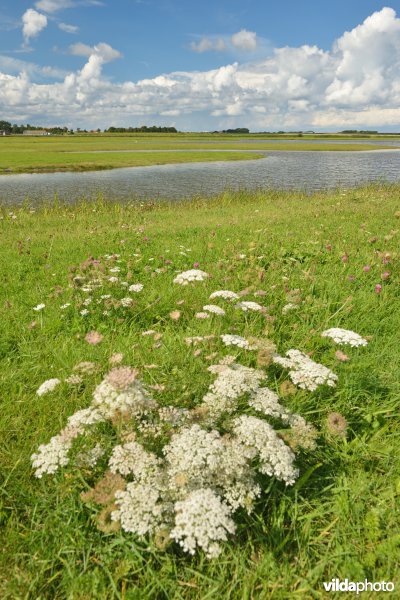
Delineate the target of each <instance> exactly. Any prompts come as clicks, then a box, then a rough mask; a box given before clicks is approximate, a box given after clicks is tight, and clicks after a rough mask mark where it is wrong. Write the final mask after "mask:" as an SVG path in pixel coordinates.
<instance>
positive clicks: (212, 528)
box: [170, 488, 236, 558]
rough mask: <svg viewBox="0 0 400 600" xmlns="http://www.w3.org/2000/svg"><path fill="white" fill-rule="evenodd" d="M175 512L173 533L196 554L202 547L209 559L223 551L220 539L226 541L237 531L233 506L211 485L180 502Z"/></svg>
mask: <svg viewBox="0 0 400 600" xmlns="http://www.w3.org/2000/svg"><path fill="white" fill-rule="evenodd" d="M175 512H176V517H175V527H174V528H173V529H172V531H171V533H170V536H171V538H172V539H174V540H175V541H176V542H178V544H179V545H180V546H181V547H182V548H183V550H184V551H185V552H188V553H189V554H192V555H193V554H194V553H195V551H196V550H197V548H202V549H203V550H204V552H205V553H206V555H207V557H208V558H215V557H217V556H218V555H219V554H220V553H221V546H220V544H219V542H225V541H226V540H227V539H228V534H233V533H235V530H236V527H235V523H234V522H233V520H232V518H231V509H230V508H229V506H228V505H227V504H225V502H223V501H222V500H221V498H219V497H218V496H217V494H216V493H215V492H214V491H213V490H211V489H209V488H200V489H198V490H195V491H193V492H192V493H191V494H189V496H188V497H187V498H186V499H185V500H183V501H182V502H176V504H175Z"/></svg>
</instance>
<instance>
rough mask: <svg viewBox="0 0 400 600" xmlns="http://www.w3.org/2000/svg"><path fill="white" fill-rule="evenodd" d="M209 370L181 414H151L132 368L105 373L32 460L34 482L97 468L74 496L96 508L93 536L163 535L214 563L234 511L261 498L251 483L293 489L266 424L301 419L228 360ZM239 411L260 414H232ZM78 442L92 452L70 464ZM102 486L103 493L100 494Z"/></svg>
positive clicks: (261, 375) (287, 459)
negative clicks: (88, 487)
mask: <svg viewBox="0 0 400 600" xmlns="http://www.w3.org/2000/svg"><path fill="white" fill-rule="evenodd" d="M209 371H210V372H211V373H213V374H214V375H215V379H214V381H213V382H212V383H211V384H210V386H209V389H208V391H207V393H206V394H205V396H204V397H203V398H202V399H201V401H200V402H199V403H198V405H197V406H196V407H195V408H193V409H192V410H188V409H179V408H175V407H173V406H164V407H162V406H160V405H159V404H158V403H157V402H156V401H155V400H154V399H153V398H152V397H151V395H150V393H149V391H148V390H147V389H146V388H145V386H144V385H143V384H142V383H141V381H140V380H139V379H138V372H137V370H136V369H132V368H131V367H116V368H114V369H112V370H111V371H110V372H109V373H108V375H107V376H106V377H105V378H104V379H103V381H102V382H101V383H100V384H99V385H98V386H97V387H96V388H95V390H94V393H93V400H92V403H91V405H90V406H89V407H88V408H86V409H83V410H80V411H78V412H76V413H75V414H74V415H72V416H71V417H70V418H69V419H68V422H67V426H66V427H65V429H63V430H62V431H61V432H60V434H58V435H57V436H54V437H53V438H52V439H51V440H50V442H49V444H47V445H41V446H40V447H39V450H38V452H37V453H36V454H34V455H33V456H32V464H33V467H34V469H35V474H36V476H37V477H42V476H43V475H44V474H45V473H47V474H53V473H55V472H56V471H57V470H58V469H59V468H61V467H67V466H68V465H69V464H75V466H76V467H78V468H79V467H80V466H82V465H83V464H85V465H86V466H87V467H88V468H89V467H90V466H93V465H95V464H96V462H97V461H98V460H100V459H101V460H102V461H103V462H104V460H106V461H107V465H106V469H107V470H106V472H105V477H104V479H103V480H100V481H99V482H98V483H97V484H96V486H95V488H93V490H92V491H90V492H85V494H84V495H83V496H82V498H83V499H84V500H85V501H93V502H98V503H101V504H102V505H103V506H104V509H103V510H102V512H101V513H99V516H98V519H97V520H98V524H99V527H100V528H101V529H103V530H105V531H113V530H114V529H115V528H116V527H121V528H122V529H123V530H124V531H126V532H129V533H134V534H136V535H139V536H143V535H154V536H156V537H157V536H159V535H162V534H163V535H164V537H165V535H166V537H167V539H168V540H169V542H170V543H171V542H173V541H175V542H177V543H178V544H179V545H180V546H181V547H182V549H183V550H184V551H185V552H187V553H189V554H194V553H195V552H196V550H198V549H202V550H203V551H204V552H205V554H206V556H207V557H209V558H213V557H215V556H218V554H219V553H220V552H221V542H224V541H226V540H227V539H228V536H229V535H232V534H233V533H234V532H235V523H234V513H235V512H236V511H237V510H238V509H239V508H244V509H245V510H246V511H248V512H251V511H252V510H253V508H254V502H255V500H256V499H257V498H258V497H259V496H260V494H261V490H262V487H261V485H260V483H261V481H260V477H262V476H270V477H276V478H277V479H279V480H281V481H284V482H285V483H286V484H287V485H292V484H293V483H294V481H295V480H296V478H297V476H298V470H297V468H296V467H295V466H294V460H295V455H294V452H293V451H292V450H291V448H290V447H289V446H288V445H286V443H285V442H284V441H283V439H282V437H281V436H280V434H278V433H277V431H275V429H274V428H273V426H272V425H271V424H270V423H268V422H267V420H266V417H268V416H272V417H274V419H276V418H280V419H281V421H282V422H283V423H284V424H286V425H288V424H289V426H290V424H291V420H293V419H294V418H295V417H298V418H301V417H299V416H298V415H293V414H292V413H290V411H288V410H287V409H285V408H284V407H283V406H281V405H280V403H279V398H278V396H277V395H276V394H274V392H272V391H271V390H268V389H267V388H265V387H262V385H263V383H264V382H265V380H266V374H265V372H264V371H261V370H257V369H253V368H250V367H246V366H243V365H240V364H236V363H234V362H233V358H232V357H225V358H224V359H222V360H221V361H220V362H219V363H218V364H216V365H212V366H211V367H209ZM241 407H243V409H244V410H245V411H246V413H248V411H249V410H250V411H251V410H254V411H255V412H256V413H257V412H258V413H259V416H252V415H250V414H241V412H242V408H241ZM246 407H247V409H246ZM104 421H109V422H110V423H111V424H112V425H113V427H114V436H113V437H114V439H115V437H116V439H117V443H114V446H113V447H112V448H111V450H109V451H108V457H107V453H106V454H105V452H106V450H105V448H106V447H108V448H109V447H110V445H109V443H108V444H107V442H106V443H105V444H101V443H99V438H100V437H101V433H100V430H99V429H98V428H97V430H96V427H97V425H98V424H100V423H102V422H104ZM220 421H221V422H223V431H220V429H219V422H220ZM93 428H94V432H95V434H96V435H93ZM103 429H104V428H103ZM96 431H97V433H96ZM91 434H92V435H91ZM103 435H107V434H104V433H103ZM78 437H80V438H81V440H82V439H86V438H87V439H92V440H93V439H94V440H95V441H96V444H95V445H94V446H93V447H89V448H88V449H87V450H86V452H84V453H82V452H81V451H80V452H79V453H78V454H75V457H74V441H75V440H76V439H77V438H78ZM156 439H157V440H158V441H157V444H155V440H156ZM81 445H82V444H80V445H79V449H81ZM149 448H152V450H150V449H149ZM155 448H158V450H157V451H156V450H155ZM73 458H75V461H74V460H73ZM102 482H103V483H102ZM110 482H111V483H110ZM111 484H112V485H111ZM110 485H111V488H112V493H110V494H106V495H105V494H104V493H103V492H101V493H100V490H103V488H105V489H106V488H107V489H108V488H110ZM96 490H97V491H96ZM100 497H101V502H100V500H99V498H100ZM107 520H108V522H106V521H107Z"/></svg>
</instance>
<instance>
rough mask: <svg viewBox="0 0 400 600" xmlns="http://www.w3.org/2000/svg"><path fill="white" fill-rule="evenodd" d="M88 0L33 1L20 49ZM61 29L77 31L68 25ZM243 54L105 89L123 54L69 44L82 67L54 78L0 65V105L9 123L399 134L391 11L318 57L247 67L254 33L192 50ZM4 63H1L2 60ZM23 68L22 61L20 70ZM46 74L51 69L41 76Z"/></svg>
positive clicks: (398, 34) (286, 54) (399, 34)
mask: <svg viewBox="0 0 400 600" xmlns="http://www.w3.org/2000/svg"><path fill="white" fill-rule="evenodd" d="M79 3H80V4H82V3H85V4H86V5H88V4H93V5H95V4H100V3H99V2H97V1H96V0H86V2H82V1H81V2H79V1H78V0H76V1H72V0H39V1H38V2H36V3H35V5H34V6H35V8H34V9H33V8H32V9H28V10H27V11H26V12H25V13H24V15H23V17H22V34H23V38H24V41H25V43H26V44H28V43H29V42H30V41H31V40H32V39H34V38H36V37H37V36H38V35H39V34H40V33H41V31H42V30H43V29H44V28H46V26H47V25H48V22H49V20H50V19H51V18H54V15H55V14H56V13H57V12H58V11H61V10H63V9H66V8H71V7H72V6H74V5H77V4H79ZM58 26H59V27H62V26H64V30H65V31H68V29H69V31H68V32H69V33H71V34H72V33H76V32H77V31H78V27H77V26H75V25H70V26H65V24H63V23H61V24H59V25H58ZM227 46H230V47H234V48H236V49H238V50H240V51H242V54H241V56H244V57H245V60H243V61H241V62H239V61H234V62H228V64H225V65H223V66H221V67H219V68H216V69H212V70H206V71H179V72H171V73H163V74H160V75H158V76H156V77H153V78H151V79H141V80H139V81H136V82H135V81H123V82H114V81H113V80H112V79H110V78H108V77H106V76H105V75H104V73H103V66H104V64H106V63H109V62H111V61H113V60H115V59H123V57H122V54H121V53H120V52H119V51H118V50H116V49H114V48H112V46H110V45H109V44H107V43H105V42H99V43H98V44H95V45H93V46H90V45H87V44H83V43H81V42H78V43H76V44H72V45H71V46H70V47H69V50H68V52H69V53H70V54H74V55H77V56H82V57H85V58H86V59H87V60H86V63H85V64H84V65H83V67H82V68H81V69H79V70H77V71H75V72H69V73H67V74H66V75H65V76H63V77H62V78H61V79H60V80H58V81H50V82H45V83H43V82H38V81H35V74H36V73H37V72H38V70H37V69H36V70H35V69H34V68H31V69H29V68H26V69H23V70H21V72H20V73H14V74H11V73H10V72H2V67H3V70H4V71H6V69H5V67H6V66H7V64H8V63H7V61H5V60H3V61H0V108H1V112H2V114H3V115H4V117H3V118H7V115H9V116H8V120H12V121H13V122H15V121H18V122H24V121H26V120H28V119H29V120H30V121H31V122H32V121H35V122H36V121H37V122H40V123H41V124H43V125H46V124H47V125H52V124H67V125H69V126H70V124H74V125H75V126H76V125H78V126H79V125H80V126H84V127H88V128H92V127H93V128H94V127H98V126H99V127H104V126H109V125H120V126H124V125H125V126H127V125H135V124H153V123H160V122H161V123H162V124H173V125H175V126H177V127H178V128H183V129H192V130H195V129H197V130H199V129H201V130H210V129H221V128H225V127H239V126H240V127H242V126H245V127H249V128H250V129H252V130H259V131H263V130H272V131H273V130H277V129H290V130H298V129H303V130H305V129H314V130H329V129H339V128H340V129H345V128H346V129H347V128H382V127H391V128H393V129H396V128H397V129H399V128H400V108H399V107H400V19H399V18H397V16H396V13H395V11H394V10H393V9H392V8H389V7H385V8H382V9H381V10H379V11H377V12H374V13H373V14H372V15H370V16H369V17H368V18H366V19H365V20H364V22H363V23H361V24H360V25H358V26H357V27H355V28H354V29H352V30H351V31H348V32H345V33H343V35H342V36H341V37H339V38H338V39H337V40H336V41H335V42H334V44H333V46H332V48H331V50H329V51H326V50H322V49H320V48H318V47H317V46H315V45H313V46H311V45H303V46H300V47H288V46H287V47H281V48H275V49H273V50H272V51H269V52H268V54H267V56H265V57H261V58H260V57H257V58H254V59H253V60H250V59H249V58H247V60H246V56H249V57H251V56H252V54H251V53H252V52H255V51H256V50H257V47H258V46H259V38H258V37H257V35H256V33H255V32H251V31H247V30H245V29H242V30H240V31H238V32H237V33H235V34H233V35H232V36H230V37H227V38H226V39H224V38H222V37H221V38H218V37H216V38H212V37H203V38H202V39H201V40H200V41H199V42H193V43H192V45H191V51H195V52H198V53H199V52H207V51H213V52H221V53H223V52H224V51H226V50H227ZM3 58H4V57H3ZM21 64H22V63H21ZM49 72H51V71H49Z"/></svg>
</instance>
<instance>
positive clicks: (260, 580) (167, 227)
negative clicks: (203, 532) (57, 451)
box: [0, 186, 400, 600]
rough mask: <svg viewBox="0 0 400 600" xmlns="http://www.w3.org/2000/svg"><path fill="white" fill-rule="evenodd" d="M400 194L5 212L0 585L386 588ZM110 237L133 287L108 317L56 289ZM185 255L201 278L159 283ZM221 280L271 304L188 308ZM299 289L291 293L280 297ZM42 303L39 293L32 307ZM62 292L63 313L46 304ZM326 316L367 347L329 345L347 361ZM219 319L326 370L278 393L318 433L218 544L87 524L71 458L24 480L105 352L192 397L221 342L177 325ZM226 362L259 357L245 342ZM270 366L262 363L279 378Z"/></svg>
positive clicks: (291, 590)
mask: <svg viewBox="0 0 400 600" xmlns="http://www.w3.org/2000/svg"><path fill="white" fill-rule="evenodd" d="M399 211H400V188H399V187H398V186H370V187H365V188H360V189H354V190H347V191H346V190H337V191H335V192H326V193H322V192H321V193H316V194H313V195H306V194H302V193H295V192H277V191H265V192H258V193H247V192H238V193H236V194H233V193H228V192H227V193H225V194H222V195H220V196H219V197H218V198H215V199H212V200H202V199H198V200H197V201H193V202H187V203H185V202H182V203H175V204H173V203H160V204H159V205H154V204H143V205H126V204H118V203H107V202H106V201H105V200H103V201H99V202H98V203H85V202H82V203H79V204H76V205H74V206H60V205H58V206H43V207H41V208H37V209H36V210H32V209H30V208H29V207H27V206H25V207H23V208H21V209H15V210H14V211H13V212H11V211H10V210H9V209H7V210H5V209H3V210H2V213H1V219H0V231H1V240H2V252H1V257H0V269H1V278H2V279H1V281H2V285H1V289H0V294H1V299H0V310H1V322H2V326H1V336H0V361H1V370H0V398H1V412H0V428H1V435H0V444H1V450H0V451H1V467H0V468H1V483H0V486H1V487H0V489H1V505H0V522H1V533H0V535H1V548H2V550H1V554H0V595H1V597H2V598H10V599H11V598H12V599H15V598H29V599H30V598H32V599H33V598H35V599H37V598H43V599H44V598H49V599H50V598H51V599H52V600H53V599H58V598H59V599H64V598H74V599H92V598H96V599H97V598H99V599H103V598H104V599H108V598H121V599H123V598H124V599H139V598H140V599H142V598H151V599H152V598H156V599H157V600H158V599H159V600H162V599H165V600H167V599H168V600H170V599H171V598H173V599H180V598H182V599H189V598H190V599H206V598H210V599H211V598H212V599H214V598H221V599H222V598H224V599H225V598H226V599H228V598H229V599H231V598H234V599H250V598H282V599H286V598H324V597H325V595H324V594H325V592H324V589H323V585H322V584H323V581H330V580H331V579H332V578H333V577H338V578H339V579H345V578H348V579H349V580H353V581H359V580H364V579H365V578H367V579H368V580H369V581H381V580H386V581H394V582H395V584H396V585H397V587H398V585H399V582H398V575H399V570H398V565H399V563H400V561H399V558H400V556H399V545H400V531H399V509H398V507H399V502H398V501H399V494H400V473H399V464H398V457H397V453H398V443H399V423H398V406H399V399H400V394H399V392H400V386H399V379H398V365H399V364H400V352H399V344H398V331H399V326H400V316H399V310H398V307H399V260H400V256H399V251H398V242H399V229H400V227H399V214H400V213H399ZM112 253H118V254H121V257H123V258H127V259H128V260H129V261H130V269H131V272H132V281H133V282H136V281H140V282H142V283H143V284H144V285H145V288H144V293H145V296H143V297H142V298H141V299H139V297H138V300H137V304H136V307H134V308H133V309H132V310H131V311H129V312H127V313H126V314H121V315H120V316H119V317H118V321H117V320H116V319H107V318H106V317H105V316H104V317H103V316H101V315H100V314H99V313H98V312H97V313H95V312H93V313H91V314H89V315H88V316H86V317H83V316H81V315H80V314H79V312H80V310H81V308H82V307H81V306H80V300H79V294H78V295H77V293H76V291H74V289H73V288H72V287H70V285H71V279H72V277H73V276H74V274H76V272H77V271H76V270H75V269H76V268H77V266H78V265H80V264H81V263H82V262H83V261H84V260H85V259H86V258H87V257H89V256H93V257H99V256H104V255H105V254H112ZM168 261H171V263H170V262H168ZM194 263H196V264H197V263H198V265H199V268H200V269H203V270H205V271H206V272H208V273H210V274H211V275H212V279H210V280H208V281H207V283H204V284H201V285H200V286H198V287H195V288H193V289H182V288H180V287H179V286H173V284H172V280H173V277H174V276H175V272H176V271H182V270H186V269H190V268H192V267H193V264H194ZM366 266H369V267H370V269H369V270H367V269H364V267H366ZM385 273H389V275H384V274H385ZM377 284H379V285H381V286H382V289H381V291H380V293H378V292H379V288H376V286H377ZM217 289H231V290H234V291H237V292H239V291H243V290H246V291H247V296H246V299H252V298H253V294H254V292H256V291H260V290H261V291H264V292H266V296H264V297H259V298H258V299H257V298H254V299H257V301H259V302H262V303H263V304H265V306H266V307H267V312H268V315H267V318H265V317H261V316H260V315H255V316H248V315H246V314H242V313H241V314H238V312H237V311H236V312H235V311H232V312H231V313H229V314H228V315H227V317H226V318H224V319H220V320H218V317H215V318H210V319H207V320H205V321H201V320H197V319H195V318H194V314H195V312H196V311H198V310H201V308H202V305H203V304H205V303H206V300H207V298H208V296H209V294H210V293H211V292H212V291H214V290H217ZM297 289H298V290H300V292H299V294H300V297H301V302H300V304H299V306H298V308H297V309H296V310H293V311H290V312H289V313H287V314H286V315H284V314H282V308H283V306H284V305H285V304H287V301H288V296H290V294H291V293H292V292H293V290H297ZM181 300H184V301H185V303H184V304H179V305H177V302H180V301H181ZM39 303H44V304H45V305H46V306H45V308H44V309H43V310H42V311H40V312H35V311H33V310H32V309H33V307H35V306H36V305H38V304H39ZM65 303H71V307H70V309H68V310H69V311H70V312H68V310H67V311H66V312H64V311H62V310H61V309H60V305H63V304H65ZM176 308H179V310H180V311H181V312H182V316H181V318H180V319H179V320H177V321H174V320H172V319H171V318H170V317H169V313H170V311H172V310H175V309H176ZM335 326H337V327H344V328H347V329H353V330H354V331H357V332H358V333H360V334H361V335H364V336H369V345H368V346H367V347H366V348H361V349H350V350H349V349H343V348H342V350H343V351H344V352H345V353H346V354H347V355H348V358H349V360H348V361H347V362H342V361H340V360H339V359H338V358H337V357H336V356H335V350H336V348H335V347H334V346H333V345H332V344H330V343H329V342H327V340H324V339H322V338H321V337H320V332H321V331H322V330H323V329H325V328H327V327H335ZM151 328H153V329H156V330H157V331H159V332H161V333H162V334H163V335H162V338H161V340H160V344H154V343H153V340H150V339H147V338H143V337H142V336H141V332H142V331H143V330H145V329H151ZM93 329H95V330H98V331H100V332H101V333H102V334H103V335H104V339H103V341H102V343H100V344H98V345H97V346H90V345H88V344H87V343H86V342H85V340H84V336H85V334H86V333H87V332H88V331H90V330H93ZM221 333H239V334H242V335H245V336H250V335H257V336H267V337H269V338H271V339H272V340H273V341H274V342H275V343H276V344H277V346H278V349H279V351H280V352H281V353H283V352H285V351H286V350H288V349H289V348H299V349H300V350H303V351H305V352H311V353H312V356H313V358H315V360H318V361H319V362H322V363H324V364H326V365H327V366H329V367H330V368H332V369H333V370H334V371H335V372H336V373H337V374H338V376H339V383H338V385H337V387H336V388H334V389H333V390H332V389H329V390H328V391H327V390H322V391H318V390H317V391H316V392H313V393H309V392H307V393H306V392H304V391H297V392H296V393H295V394H294V395H292V396H290V397H287V398H286V400H285V402H286V403H287V405H288V406H290V407H291V408H292V409H293V410H296V411H297V412H300V413H301V414H302V415H303V416H305V417H306V418H307V419H308V420H309V421H311V422H312V423H313V424H314V425H315V426H316V427H317V429H318V430H319V432H320V435H319V439H318V447H317V450H315V451H313V452H311V453H306V454H303V455H301V456H300V457H299V460H298V465H299V467H300V471H301V477H300V479H299V480H298V482H297V483H296V484H295V486H294V487H293V488H285V487H284V486H283V485H281V484H279V483H277V482H272V483H271V484H270V486H269V489H268V490H266V493H265V494H264V495H263V497H262V499H260V501H259V502H258V504H257V508H256V510H255V512H254V513H253V514H252V515H251V516H245V515H242V516H241V518H240V527H239V529H238V533H237V535H236V537H235V538H234V539H233V540H231V541H230V542H229V543H228V544H226V546H225V549H224V552H223V554H222V556H221V557H220V558H219V559H217V560H214V561H207V560H206V559H205V558H204V557H203V556H202V555H199V556H196V557H195V558H192V559H191V558H187V556H184V555H182V554H180V553H179V552H177V551H176V549H174V548H169V549H168V550H167V551H166V552H164V553H162V552H160V551H159V550H157V548H156V547H155V546H154V545H153V544H152V543H151V542H150V541H149V540H140V539H137V538H136V537H134V536H131V535H128V534H122V533H118V534H105V533H101V532H100V531H98V530H97V528H96V527H95V524H94V512H93V510H91V509H89V508H88V507H86V506H84V505H83V504H82V502H81V500H80V497H79V493H80V491H82V490H83V489H85V486H87V483H88V479H87V478H88V474H87V473H86V472H84V471H82V472H78V473H76V474H74V475H69V476H68V477H66V478H65V477H63V476H62V474H61V475H60V476H56V477H54V478H44V479H43V480H37V479H35V478H34V476H33V473H32V470H31V465H30V455H31V454H32V452H34V451H35V450H36V449H37V446H38V445H39V444H40V443H46V442H47V441H48V440H49V439H50V437H51V436H52V435H55V434H56V433H57V432H58V431H59V430H60V429H61V428H62V427H63V426H64V425H65V422H66V419H67V417H68V416H69V415H71V414H72V413H73V412H74V411H75V410H77V409H78V408H82V407H84V406H87V404H88V403H89V401H90V396H91V392H92V390H93V386H94V384H95V382H97V381H98V380H99V377H100V378H101V374H104V373H106V372H107V370H108V369H109V368H110V363H109V359H110V357H111V356H112V355H113V354H114V353H116V352H120V353H123V354H124V364H130V365H132V366H137V367H138V368H139V369H140V371H141V374H142V377H143V379H144V380H145V381H146V382H147V383H148V384H151V385H152V384H162V385H164V386H165V390H164V391H162V392H161V391H160V392H156V394H158V396H157V397H158V398H159V400H160V402H165V403H166V404H168V403H169V404H179V405H181V406H187V405H193V403H196V400H197V399H200V398H201V397H202V394H204V391H205V389H206V388H207V386H208V384H209V378H208V374H207V370H206V369H207V366H208V365H209V364H210V361H211V362H212V361H213V360H214V361H215V360H218V358H217V359H215V358H214V359H211V358H207V357H208V356H209V355H210V354H213V353H214V352H215V353H217V354H218V353H220V352H221V349H220V347H219V346H218V344H217V345H215V346H213V345H212V344H211V346H210V347H209V348H206V349H204V351H203V352H202V353H201V354H199V355H194V353H193V349H190V348H188V347H187V346H186V345H185V344H184V342H183V338H184V337H185V336H186V335H207V334H216V335H218V334H221ZM240 359H241V360H242V361H244V362H247V364H249V365H252V366H254V360H255V359H254V357H253V356H252V355H251V356H250V355H246V356H244V355H243V354H242V355H240ZM84 360H90V361H95V362H96V363H97V364H98V365H99V371H98V374H97V375H94V376H93V377H92V379H90V378H89V379H88V380H87V381H85V386H84V387H83V388H79V389H76V390H75V391H74V390H73V389H68V388H67V387H66V386H65V385H64V384H63V385H62V386H60V387H59V388H57V389H56V390H55V391H54V392H53V393H52V394H49V395H45V396H43V397H38V396H37V395H36V393H35V392H36V390H37V388H38V387H39V385H40V384H41V383H42V382H43V381H44V380H46V379H49V378H51V377H59V378H60V379H63V378H65V377H67V376H68V375H69V374H70V373H71V372H72V369H73V366H74V365H76V364H77V363H79V362H80V361H84ZM153 364H155V365H157V368H148V367H149V365H150V366H151V365H153ZM284 380H285V376H284V374H282V373H281V372H279V371H277V370H274V369H273V370H272V371H270V382H271V385H272V386H275V387H276V389H278V390H279V389H280V385H281V384H282V382H283V381H284ZM331 412H339V413H341V414H342V415H343V416H344V417H345V418H346V420H347V421H348V424H349V426H348V435H347V437H346V438H343V437H340V436H336V437H335V436H334V435H332V434H329V433H328V432H327V428H326V418H327V416H328V415H329V413H331ZM396 580H397V581H396ZM330 596H332V597H335V595H334V594H330ZM339 596H340V594H338V597H339ZM364 597H368V594H364ZM370 597H371V598H372V597H374V596H373V595H371V596H370ZM375 597H376V596H375Z"/></svg>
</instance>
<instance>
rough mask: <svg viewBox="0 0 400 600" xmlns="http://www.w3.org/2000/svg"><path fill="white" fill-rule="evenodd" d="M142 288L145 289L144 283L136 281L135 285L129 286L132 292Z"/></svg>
mask: <svg viewBox="0 0 400 600" xmlns="http://www.w3.org/2000/svg"><path fill="white" fill-rule="evenodd" d="M142 289H143V283H134V284H133V285H130V286H129V288H128V290H129V291H130V292H135V293H136V294H138V293H139V292H141V291H142Z"/></svg>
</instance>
